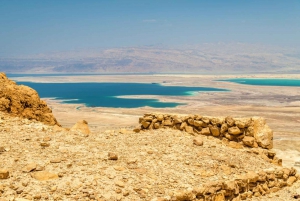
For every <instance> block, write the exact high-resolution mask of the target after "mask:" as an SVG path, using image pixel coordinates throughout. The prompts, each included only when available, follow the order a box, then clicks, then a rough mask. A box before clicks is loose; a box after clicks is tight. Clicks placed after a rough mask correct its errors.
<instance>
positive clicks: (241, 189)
mask: <svg viewBox="0 0 300 201" xmlns="http://www.w3.org/2000/svg"><path fill="white" fill-rule="evenodd" d="M298 179H299V175H296V170H295V169H294V168H290V169H289V168H278V169H270V170H264V171H263V170H262V171H260V172H258V173H256V172H248V173H247V174H244V175H240V176H237V178H236V179H234V180H231V181H214V182H210V183H207V184H205V185H202V186H199V187H195V188H193V189H187V190H178V191H176V192H174V193H173V195H172V199H171V200H174V201H180V200H181V201H182V200H185V201H192V200H196V199H197V200H218V201H223V200H234V201H237V200H246V199H248V198H252V197H260V196H263V195H266V194H269V193H272V192H277V191H278V190H280V189H281V188H284V187H285V186H291V185H292V184H293V183H294V182H296V181H297V180H298Z"/></svg>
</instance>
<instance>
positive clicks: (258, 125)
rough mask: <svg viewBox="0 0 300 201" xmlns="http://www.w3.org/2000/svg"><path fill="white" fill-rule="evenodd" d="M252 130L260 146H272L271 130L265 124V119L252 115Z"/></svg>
mask: <svg viewBox="0 0 300 201" xmlns="http://www.w3.org/2000/svg"><path fill="white" fill-rule="evenodd" d="M252 120H253V130H254V138H255V139H256V141H257V144H258V145H259V146H260V147H263V148H266V149H272V148H273V131H272V130H271V129H270V127H269V126H268V125H266V120H265V119H264V118H262V117H253V118H252Z"/></svg>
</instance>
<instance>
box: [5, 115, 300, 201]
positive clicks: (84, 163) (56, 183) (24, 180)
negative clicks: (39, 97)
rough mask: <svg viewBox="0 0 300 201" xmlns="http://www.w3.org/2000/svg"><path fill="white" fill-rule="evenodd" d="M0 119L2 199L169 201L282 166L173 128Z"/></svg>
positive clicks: (286, 193)
mask: <svg viewBox="0 0 300 201" xmlns="http://www.w3.org/2000/svg"><path fill="white" fill-rule="evenodd" d="M0 116H1V119H0V142H1V144H0V160H1V163H0V169H1V170H0V178H1V177H2V178H4V179H1V180H0V197H1V198H0V200H1V201H4V200H5V201H9V200H19V201H21V200H23V201H24V200H103V201H104V200H105V201H109V200H124V201H125V200H128V201H129V200H130V201H132V200H161V201H162V200H171V199H174V194H176V192H178V191H180V190H184V189H195V188H197V187H199V186H201V185H202V184H206V183H211V182H215V181H220V180H225V181H227V180H232V179H235V178H237V177H238V176H239V175H241V174H244V173H248V172H251V171H255V172H257V171H261V170H270V169H277V168H279V166H277V165H274V164H272V163H270V162H268V161H267V160H266V159H264V158H263V157H261V155H259V154H257V152H258V151H257V150H258V149H249V148H242V149H233V148H231V147H228V146H226V145H225V144H223V143H222V141H220V140H218V139H215V138H213V137H205V136H201V138H200V139H199V138H198V140H200V142H199V143H200V144H198V143H195V142H194V140H195V136H193V135H190V134H188V133H186V132H181V131H176V130H171V129H160V130H155V131H154V130H152V131H145V132H140V133H134V132H133V131H131V130H126V129H120V130H106V131H100V130H98V131H97V130H93V132H91V133H90V134H89V131H88V130H87V129H85V130H80V126H79V127H73V128H72V129H64V128H60V127H58V126H48V125H45V124H43V123H40V122H37V121H29V120H27V119H20V118H18V117H11V116H8V115H7V114H5V113H0ZM82 124H84V122H83V123H82ZM201 142H203V145H201ZM7 173H9V176H8V175H7ZM6 177H7V178H6ZM299 187H300V182H299V181H298V182H296V183H294V185H293V186H290V187H285V188H284V189H283V190H280V191H277V192H274V193H271V194H267V195H265V196H259V197H252V198H248V200H251V199H252V200H296V199H297V196H298V195H299V194H300V192H298V191H299V190H298V188H299ZM294 197H295V198H294ZM299 199H300V196H299ZM175 200H176V199H175ZM177 200H179V199H177Z"/></svg>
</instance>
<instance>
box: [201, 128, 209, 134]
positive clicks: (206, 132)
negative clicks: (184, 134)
mask: <svg viewBox="0 0 300 201" xmlns="http://www.w3.org/2000/svg"><path fill="white" fill-rule="evenodd" d="M201 134H202V135H210V130H209V128H208V127H207V128H203V129H202V130H201Z"/></svg>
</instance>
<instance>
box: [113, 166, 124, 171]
mask: <svg viewBox="0 0 300 201" xmlns="http://www.w3.org/2000/svg"><path fill="white" fill-rule="evenodd" d="M114 169H115V170H117V171H123V170H125V168H124V167H122V166H114Z"/></svg>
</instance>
